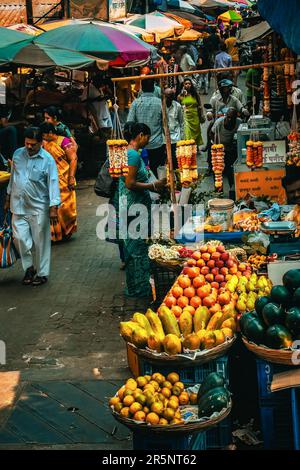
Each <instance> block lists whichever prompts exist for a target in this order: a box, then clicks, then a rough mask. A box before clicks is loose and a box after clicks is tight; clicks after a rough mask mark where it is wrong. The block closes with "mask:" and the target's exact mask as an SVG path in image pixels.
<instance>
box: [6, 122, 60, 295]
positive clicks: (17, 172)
mask: <svg viewBox="0 0 300 470" xmlns="http://www.w3.org/2000/svg"><path fill="white" fill-rule="evenodd" d="M59 204H60V190H59V179H58V172H57V167H56V163H55V160H54V158H53V157H52V156H51V155H50V154H49V153H48V152H46V150H44V149H43V148H42V135H41V132H40V129H39V128H38V127H29V128H27V129H26V130H25V147H22V148H19V149H17V150H16V151H15V153H14V155H13V160H12V168H11V177H10V181H9V185H8V188H7V198H6V203H5V207H4V210H5V211H7V210H9V208H10V210H11V212H12V214H13V218H12V227H13V235H14V238H15V242H16V246H17V248H18V251H19V253H20V256H21V261H22V266H23V269H24V271H25V276H24V278H23V284H24V285H29V284H32V285H35V286H39V285H41V284H45V282H47V279H48V276H49V272H50V256H51V234H50V220H51V222H52V223H53V224H55V223H57V208H58V206H59ZM33 246H34V248H35V254H36V260H35V261H36V269H35V268H34V263H33V256H32V248H33Z"/></svg>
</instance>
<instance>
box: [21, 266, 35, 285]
mask: <svg viewBox="0 0 300 470" xmlns="http://www.w3.org/2000/svg"><path fill="white" fill-rule="evenodd" d="M35 275H36V270H35V269H34V267H33V266H31V267H30V268H28V269H26V272H25V276H24V278H23V281H22V284H23V285H24V286H29V285H30V284H32V282H33V280H34V276H35Z"/></svg>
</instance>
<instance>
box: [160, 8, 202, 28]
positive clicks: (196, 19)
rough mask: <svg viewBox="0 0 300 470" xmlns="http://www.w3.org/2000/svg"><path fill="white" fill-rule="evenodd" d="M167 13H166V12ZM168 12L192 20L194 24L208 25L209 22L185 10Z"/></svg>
mask: <svg viewBox="0 0 300 470" xmlns="http://www.w3.org/2000/svg"><path fill="white" fill-rule="evenodd" d="M165 14H166V13H165ZM167 14H174V15H176V16H179V17H180V18H184V19H186V20H188V21H190V22H191V23H192V24H193V25H194V26H206V25H207V23H206V22H205V21H203V20H202V19H201V18H199V16H195V15H192V14H191V13H186V12H185V11H180V12H177V11H174V10H172V11H168V13H167Z"/></svg>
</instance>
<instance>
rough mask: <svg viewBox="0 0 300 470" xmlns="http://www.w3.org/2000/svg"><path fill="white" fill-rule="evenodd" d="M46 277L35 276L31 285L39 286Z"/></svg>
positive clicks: (45, 280)
mask: <svg viewBox="0 0 300 470" xmlns="http://www.w3.org/2000/svg"><path fill="white" fill-rule="evenodd" d="M47 281H48V279H47V278H46V276H36V277H35V278H34V280H33V281H32V285H33V286H41V285H42V284H46V282H47Z"/></svg>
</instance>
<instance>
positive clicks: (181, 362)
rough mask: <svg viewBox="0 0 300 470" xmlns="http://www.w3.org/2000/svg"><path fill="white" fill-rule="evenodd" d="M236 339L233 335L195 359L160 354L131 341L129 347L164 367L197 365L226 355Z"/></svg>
mask: <svg viewBox="0 0 300 470" xmlns="http://www.w3.org/2000/svg"><path fill="white" fill-rule="evenodd" d="M235 339H236V338H235V337H233V338H231V339H230V340H228V341H226V342H225V343H223V344H220V345H219V346H216V347H215V348H212V349H207V351H205V352H204V353H203V354H201V356H198V357H196V358H195V359H194V360H192V359H189V358H185V357H183V356H182V355H180V356H178V355H176V356H168V355H167V354H162V355H159V356H158V355H156V354H153V353H152V352H151V351H150V350H148V349H139V348H137V347H136V346H134V345H133V344H131V343H128V348H130V349H131V350H132V351H133V352H134V353H135V354H137V355H138V356H141V357H143V358H144V359H147V360H148V361H149V362H151V363H159V365H160V367H162V366H163V364H164V363H165V364H166V365H168V366H169V365H172V367H176V366H177V367H182V366H187V367H193V366H195V365H198V364H204V363H205V362H209V361H213V360H214V359H217V358H218V357H221V356H224V354H226V352H227V351H228V350H229V349H230V348H231V346H232V344H233V343H234V341H235Z"/></svg>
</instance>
